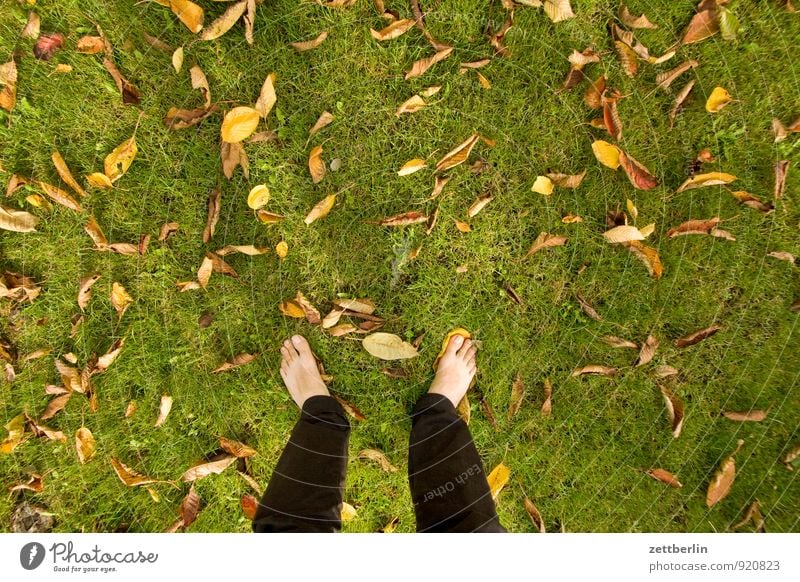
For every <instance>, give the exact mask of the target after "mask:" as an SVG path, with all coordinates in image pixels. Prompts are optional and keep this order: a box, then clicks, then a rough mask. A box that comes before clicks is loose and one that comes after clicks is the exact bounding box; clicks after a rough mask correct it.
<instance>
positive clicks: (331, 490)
mask: <svg viewBox="0 0 800 582" xmlns="http://www.w3.org/2000/svg"><path fill="white" fill-rule="evenodd" d="M349 435H350V423H349V422H348V421H347V417H346V416H345V413H344V410H342V407H341V406H340V405H339V403H338V402H336V400H334V399H333V398H332V397H330V396H312V397H311V398H309V399H308V400H306V401H305V403H304V404H303V412H302V415H301V417H300V420H299V421H298V422H297V424H296V425H295V427H294V430H292V436H291V437H290V438H289V442H288V444H287V445H286V448H285V449H284V450H283V454H282V455H281V458H280V459H279V460H278V465H277V467H275V472H274V473H273V474H272V479H270V482H269V485H268V486H267V490H266V491H265V492H264V496H263V497H262V498H261V504H260V505H259V507H258V511H256V516H255V519H254V520H253V531H255V532H318V533H320V532H337V531H339V530H341V529H342V520H341V510H342V491H343V489H344V479H345V472H346V470H347V439H348V437H349Z"/></svg>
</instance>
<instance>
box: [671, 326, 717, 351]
mask: <svg viewBox="0 0 800 582" xmlns="http://www.w3.org/2000/svg"><path fill="white" fill-rule="evenodd" d="M721 329H722V326H721V325H717V324H714V325H711V326H709V327H706V328H703V329H700V330H698V331H695V332H693V333H690V334H689V335H686V336H683V337H681V338H678V339H676V340H675V345H676V346H677V347H679V348H685V347H687V346H693V345H694V344H696V343H698V342H701V341H703V340H704V339H706V338H709V337H711V336H712V335H714V334H715V333H717V332H718V331H719V330H721Z"/></svg>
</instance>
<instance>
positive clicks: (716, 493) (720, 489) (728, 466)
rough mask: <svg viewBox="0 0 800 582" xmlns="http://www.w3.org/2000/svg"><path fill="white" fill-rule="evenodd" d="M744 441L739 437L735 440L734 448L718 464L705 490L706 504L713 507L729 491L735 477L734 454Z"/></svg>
mask: <svg viewBox="0 0 800 582" xmlns="http://www.w3.org/2000/svg"><path fill="white" fill-rule="evenodd" d="M743 444H744V441H743V440H741V439H739V441H738V442H737V446H736V450H735V451H734V452H733V453H732V454H731V455H730V456H729V457H728V458H726V459H725V460H724V461H722V463H721V464H720V466H719V468H718V469H717V472H716V473H714V477H713V478H712V479H711V481H710V482H709V484H708V491H707V492H706V505H707V506H708V507H713V506H714V505H716V504H717V503H719V502H720V501H722V500H723V499H725V497H727V495H728V493H730V491H731V486H732V485H733V481H734V479H735V478H736V461H735V460H734V455H736V453H738V452H739V449H741V448H742V445H743Z"/></svg>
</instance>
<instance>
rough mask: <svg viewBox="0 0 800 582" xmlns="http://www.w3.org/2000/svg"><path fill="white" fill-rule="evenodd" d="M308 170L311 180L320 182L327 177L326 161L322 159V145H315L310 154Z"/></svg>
mask: <svg viewBox="0 0 800 582" xmlns="http://www.w3.org/2000/svg"><path fill="white" fill-rule="evenodd" d="M308 171H309V173H310V174H311V180H312V182H314V184H318V183H319V182H321V181H322V178H324V177H325V162H324V161H323V160H322V146H315V147H314V148H312V149H311V151H310V152H309V154H308Z"/></svg>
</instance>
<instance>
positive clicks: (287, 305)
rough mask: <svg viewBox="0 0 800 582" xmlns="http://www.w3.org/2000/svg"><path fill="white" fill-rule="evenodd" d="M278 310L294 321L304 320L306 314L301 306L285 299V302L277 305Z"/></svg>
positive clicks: (292, 300)
mask: <svg viewBox="0 0 800 582" xmlns="http://www.w3.org/2000/svg"><path fill="white" fill-rule="evenodd" d="M278 310H279V311H280V312H281V313H282V314H283V315H285V316H286V317H292V318H294V319H305V318H306V312H305V310H304V309H303V307H302V306H301V305H298V303H297V302H296V301H295V300H294V299H287V300H285V301H281V302H280V303H279V304H278Z"/></svg>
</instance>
